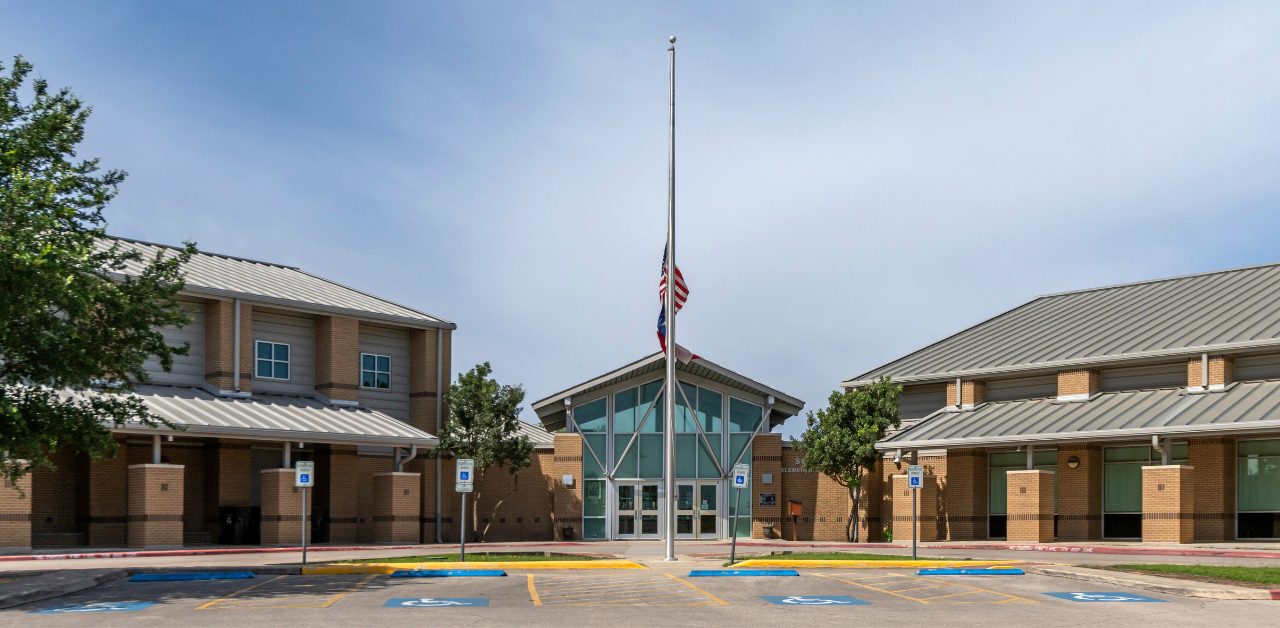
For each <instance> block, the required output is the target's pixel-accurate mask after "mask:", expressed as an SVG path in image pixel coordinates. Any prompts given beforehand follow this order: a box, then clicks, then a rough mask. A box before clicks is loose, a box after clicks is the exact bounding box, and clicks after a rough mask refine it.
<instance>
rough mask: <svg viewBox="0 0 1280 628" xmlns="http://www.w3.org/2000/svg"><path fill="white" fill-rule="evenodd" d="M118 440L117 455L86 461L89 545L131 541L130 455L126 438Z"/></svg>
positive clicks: (87, 543)
mask: <svg viewBox="0 0 1280 628" xmlns="http://www.w3.org/2000/svg"><path fill="white" fill-rule="evenodd" d="M117 443H118V444H119V445H120V449H119V451H117V452H116V457H115V458H102V459H100V460H98V461H96V462H87V461H86V462H85V464H87V465H88V473H87V475H88V477H87V478H86V480H87V481H86V484H87V486H85V489H86V490H85V493H86V495H85V497H86V499H87V501H88V512H87V513H86V515H87V517H86V519H87V521H86V523H85V544H86V545H88V546H89V547H123V546H125V545H127V544H128V543H129V527H128V516H129V456H128V450H127V449H126V446H127V445H126V444H125V441H124V440H123V439H120V440H118V441H117ZM170 488H172V487H170Z"/></svg>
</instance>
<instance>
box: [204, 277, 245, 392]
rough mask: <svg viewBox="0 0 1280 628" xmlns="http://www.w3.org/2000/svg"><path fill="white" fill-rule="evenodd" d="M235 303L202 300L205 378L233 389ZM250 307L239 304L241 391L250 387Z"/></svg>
mask: <svg viewBox="0 0 1280 628" xmlns="http://www.w3.org/2000/svg"><path fill="white" fill-rule="evenodd" d="M235 311H236V308H235V302H234V301H223V300H220V299H205V300H204V380H205V381H206V382H208V383H209V384H210V385H211V386H213V387H215V388H217V389H218V390H227V391H229V390H233V388H234V383H233V381H232V380H233V379H234V375H235V337H236V336H235V330H236V327H235V321H236V319H235ZM252 369H253V306H251V305H246V304H243V303H242V304H240V390H241V391H245V392H247V391H251V390H252V389H253V370H252Z"/></svg>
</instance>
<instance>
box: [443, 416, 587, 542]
mask: <svg viewBox="0 0 1280 628" xmlns="http://www.w3.org/2000/svg"><path fill="white" fill-rule="evenodd" d="M555 448H556V449H555V451H556V453H555V458H554V461H553V462H552V464H551V468H552V478H551V480H552V482H553V484H552V485H553V486H554V488H553V489H552V490H553V491H555V493H554V501H552V508H554V510H552V512H551V514H552V521H553V524H554V525H553V530H552V532H554V533H555V540H557V541H563V540H564V528H565V527H566V526H569V527H572V528H573V538H574V540H578V539H581V538H582V435H580V434H556V442H555ZM566 475H572V476H573V486H565V485H564V479H563V478H564V476H566ZM460 529H463V530H465V529H466V527H465V526H461V527H460Z"/></svg>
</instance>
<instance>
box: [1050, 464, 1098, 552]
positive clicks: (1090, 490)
mask: <svg viewBox="0 0 1280 628" xmlns="http://www.w3.org/2000/svg"><path fill="white" fill-rule="evenodd" d="M1073 463H1074V464H1075V468H1072V466H1071V465H1072V464H1073ZM1101 538H1102V447H1101V446H1099V445H1097V444H1094V443H1085V444H1079V445H1062V446H1059V447H1058V540H1059V541H1096V540H1100V539H1101Z"/></svg>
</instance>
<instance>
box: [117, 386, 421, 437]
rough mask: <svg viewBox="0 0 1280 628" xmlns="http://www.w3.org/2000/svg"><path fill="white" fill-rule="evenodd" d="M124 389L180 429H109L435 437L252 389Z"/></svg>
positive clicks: (374, 415)
mask: <svg viewBox="0 0 1280 628" xmlns="http://www.w3.org/2000/svg"><path fill="white" fill-rule="evenodd" d="M129 394H132V395H135V396H137V397H140V398H141V399H142V401H143V402H144V403H146V405H147V408H149V409H150V410H151V411H152V412H154V413H156V414H157V415H159V416H161V417H164V418H165V419H166V420H168V421H170V422H172V423H174V424H176V425H182V426H185V427H186V430H184V431H181V432H175V431H174V430H170V429H168V428H163V427H162V428H160V429H153V428H149V427H146V426H144V425H142V424H141V423H128V424H126V425H125V426H124V427H122V428H112V431H115V432H123V433H130V434H157V433H159V434H165V435H179V434H180V435H182V436H198V437H210V438H217V437H221V438H241V439H249V440H277V441H286V440H287V441H302V442H310V443H331V444H350V445H382V446H391V447H408V446H410V445H421V446H428V447H431V446H435V445H436V443H437V442H438V440H437V439H436V438H435V437H434V436H432V435H431V434H428V433H426V432H424V431H422V430H419V429H417V428H415V427H413V426H412V425H409V424H408V423H405V422H403V421H400V420H398V419H395V418H392V417H391V416H388V415H386V414H383V413H381V412H378V411H376V410H371V409H369V408H362V407H355V408H349V407H338V406H330V405H327V404H325V403H323V402H321V401H319V400H317V399H314V398H310V397H297V396H288V395H261V394H258V395H253V396H251V397H249V398H247V399H230V398H226V397H219V396H217V395H214V394H213V393H210V392H208V391H206V390H204V389H202V388H196V387H190V386H153V385H145V386H137V387H136V390H135V391H134V392H133V393H129Z"/></svg>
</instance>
